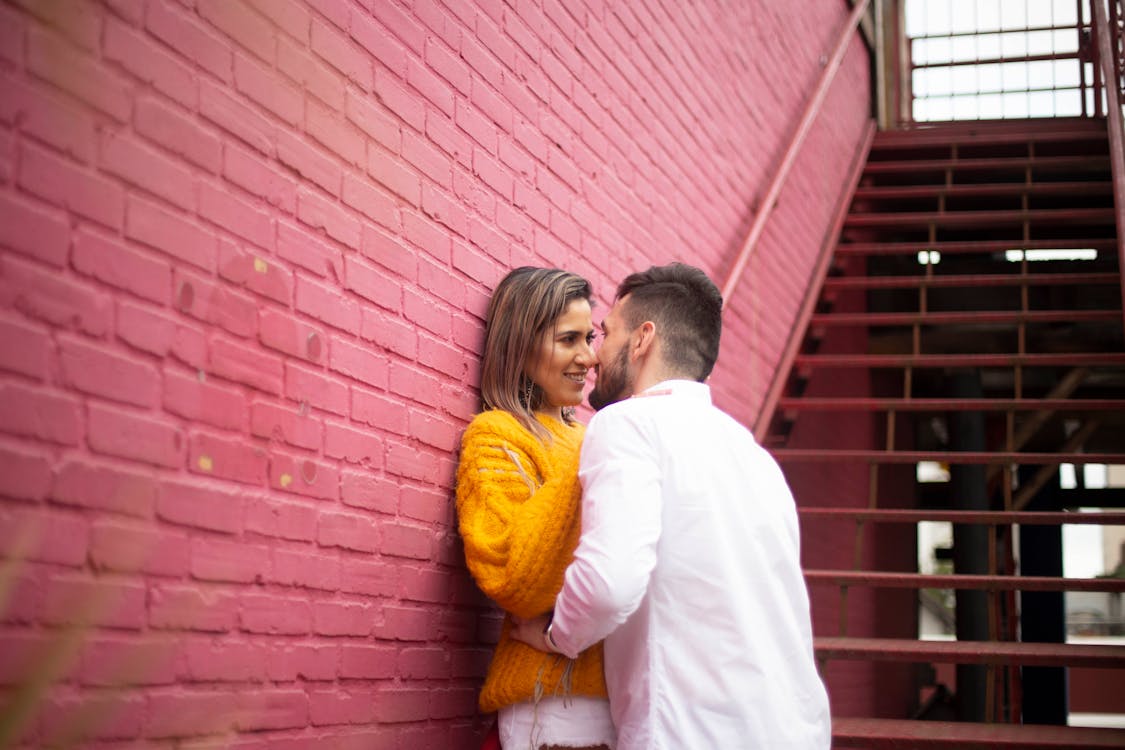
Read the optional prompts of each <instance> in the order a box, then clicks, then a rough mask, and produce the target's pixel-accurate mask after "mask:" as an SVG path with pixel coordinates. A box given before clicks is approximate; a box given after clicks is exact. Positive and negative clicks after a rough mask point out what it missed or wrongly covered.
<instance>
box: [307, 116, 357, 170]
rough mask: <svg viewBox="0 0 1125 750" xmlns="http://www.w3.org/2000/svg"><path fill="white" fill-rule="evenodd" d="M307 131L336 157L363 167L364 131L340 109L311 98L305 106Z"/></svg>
mask: <svg viewBox="0 0 1125 750" xmlns="http://www.w3.org/2000/svg"><path fill="white" fill-rule="evenodd" d="M305 132H306V133H308V134H309V135H310V136H312V137H313V139H314V140H316V141H317V142H318V143H320V145H322V146H324V147H325V148H326V149H328V150H329V151H331V152H332V153H333V154H334V155H335V156H336V157H338V158H340V159H343V160H344V161H345V162H347V163H348V164H352V165H354V166H356V167H359V168H360V169H362V168H363V165H364V162H365V160H366V154H367V143H366V141H365V140H364V137H363V133H362V132H361V131H360V130H359V129H358V128H356V127H355V126H354V125H352V124H351V123H349V122H348V121H347V119H345V117H344V115H343V114H342V113H341V112H340V111H339V110H332V109H330V108H328V107H325V106H323V105H321V104H319V103H318V102H316V101H313V100H311V99H310V100H309V101H308V103H307V105H306V107H305Z"/></svg>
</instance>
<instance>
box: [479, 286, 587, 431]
mask: <svg viewBox="0 0 1125 750" xmlns="http://www.w3.org/2000/svg"><path fill="white" fill-rule="evenodd" d="M592 298H593V289H592V288H591V287H590V282H588V281H586V279H584V278H582V277H581V276H579V275H577V274H574V273H570V272H569V271H563V270H560V269H558V268H535V267H532V266H523V267H521V268H517V269H515V270H514V271H512V272H510V273H509V274H508V275H507V276H505V277H504V278H503V279H502V280H501V281H500V283H499V284H498V285H497V286H496V290H495V291H494V292H493V293H492V299H491V300H490V301H489V303H488V317H487V318H486V320H485V331H484V356H483V357H482V358H481V378H480V396H481V407H482V409H503V410H504V411H506V412H509V413H510V414H512V415H513V416H514V417H515V418H516V419H518V420H519V422H520V424H522V425H523V426H524V427H526V428H527V429H528V430H530V431H531V432H532V434H534V435H537V436H538V437H539V438H540V439H542V440H547V439H548V438H549V433H548V432H547V430H546V429H544V428H543V426H542V425H541V424H539V422H538V420H536V419H535V409H536V408H537V407H538V406H540V404H541V403H542V399H543V392H542V390H541V389H540V388H539V386H537V385H535V384H534V383H533V382H532V381H531V378H529V377H528V376H527V373H526V372H525V370H526V367H527V364H528V361H529V360H530V359H531V357H532V356H533V355H536V354H537V348H538V346H539V343H540V341H541V340H542V338H543V336H544V335H545V334H547V333H548V332H552V331H553V330H554V326H555V322H556V321H557V320H558V319H559V317H560V316H561V315H562V314H563V313H564V312H565V311H566V308H567V306H568V305H569V304H570V303H571V302H573V301H574V300H576V299H584V300H586V301H588V302H590V303H591V304H593V299H592ZM563 418H564V419H566V420H567V421H568V422H571V421H573V410H564V411H563Z"/></svg>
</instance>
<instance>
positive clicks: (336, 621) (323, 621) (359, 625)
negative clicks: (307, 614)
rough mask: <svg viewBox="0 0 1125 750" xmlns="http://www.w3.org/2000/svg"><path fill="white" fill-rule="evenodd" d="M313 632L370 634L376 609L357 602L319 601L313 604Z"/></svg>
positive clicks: (332, 634)
mask: <svg viewBox="0 0 1125 750" xmlns="http://www.w3.org/2000/svg"><path fill="white" fill-rule="evenodd" d="M312 614H313V633H314V634H316V635H321V636H329V637H333V636H342V635H350V636H363V637H367V636H369V635H371V628H372V623H373V622H374V620H375V616H376V615H377V614H378V609H377V608H376V607H372V606H371V605H370V604H361V603H359V602H329V601H320V602H315V603H314V604H313V613H312Z"/></svg>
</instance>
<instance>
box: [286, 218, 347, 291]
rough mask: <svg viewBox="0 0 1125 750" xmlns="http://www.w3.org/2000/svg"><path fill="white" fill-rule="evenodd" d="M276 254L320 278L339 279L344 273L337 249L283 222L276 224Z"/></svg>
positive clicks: (301, 228)
mask: <svg viewBox="0 0 1125 750" xmlns="http://www.w3.org/2000/svg"><path fill="white" fill-rule="evenodd" d="M277 254H278V256H279V257H281V258H282V259H284V260H286V261H288V262H290V263H292V264H293V265H296V266H300V267H301V268H304V269H305V270H308V271H311V272H313V273H315V274H316V275H317V276H320V277H322V278H323V277H331V278H334V279H335V278H340V277H342V276H343V273H344V260H343V253H341V252H340V250H339V249H338V248H336V247H332V246H331V245H330V244H329V243H327V242H324V241H323V240H322V239H321V238H320V237H317V236H315V235H313V234H312V233H311V232H309V231H308V230H306V229H305V228H303V227H300V226H297V225H295V224H290V223H288V222H286V221H284V220H279V221H278V222H277Z"/></svg>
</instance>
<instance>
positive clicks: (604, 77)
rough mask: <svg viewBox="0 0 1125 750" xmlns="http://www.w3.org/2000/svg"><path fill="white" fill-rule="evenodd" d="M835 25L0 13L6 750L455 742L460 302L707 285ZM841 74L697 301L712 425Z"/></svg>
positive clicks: (460, 701) (724, 19)
mask: <svg viewBox="0 0 1125 750" xmlns="http://www.w3.org/2000/svg"><path fill="white" fill-rule="evenodd" d="M847 12H848V5H847V3H846V2H843V0H817V2H813V3H801V4H800V8H799V10H798V9H797V5H794V4H793V3H791V2H789V0H759V1H757V2H736V3H724V2H719V1H718V0H707V1H704V2H694V3H684V4H681V3H668V2H661V0H637V1H636V2H630V3H620V2H619V3H605V2H601V1H600V0H587V1H586V2H562V1H561V0H527V1H526V2H525V1H523V0H511V1H510V2H501V0H476V1H475V2H460V1H457V2H450V1H448V0H413V1H412V2H406V1H405V0H402V1H401V2H400V1H399V0H366V1H365V2H359V1H358V0H306V1H304V2H301V1H300V0H102V1H101V2H95V0H59V1H58V2H47V1H45V0H4V1H3V2H0V343H2V346H0V468H2V469H3V470H2V471H0V556H2V562H3V564H4V568H3V570H2V575H3V578H2V581H3V583H4V586H3V587H0V590H3V591H5V592H10V593H9V594H8V596H7V597H6V599H4V601H3V602H2V605H0V645H2V648H0V690H2V691H5V692H6V693H7V694H9V695H11V694H12V691H13V690H14V689H15V688H16V687H17V686H19V685H21V684H24V685H25V684H26V683H27V680H28V679H29V677H30V676H39V677H44V678H48V677H49V678H53V679H54V680H55V684H54V686H53V687H51V688H50V689H47V690H45V691H43V693H42V694H41V695H40V696H39V697H38V700H36V701H34V702H33V709H32V710H31V711H30V712H28V713H27V715H26V719H27V721H26V724H25V726H24V730H23V732H24V734H23V736H24V738H25V743H26V746H39V745H41V744H44V743H46V742H48V741H53V740H55V739H58V738H60V737H62V736H63V735H65V734H66V733H67V732H73V733H75V735H76V736H80V737H84V738H93V739H89V741H87V742H85V743H84V744H86V745H88V746H90V747H105V748H109V747H124V746H128V747H144V748H168V749H169V750H170V749H171V748H185V749H190V750H212V749H215V750H217V749H218V748H227V747H233V748H239V749H241V750H250V749H251V748H255V749H256V748H265V747H270V748H302V750H304V749H306V748H314V749H315V748H333V749H334V750H335V749H338V748H345V749H346V748H352V747H355V748H360V747H362V748H368V749H370V748H399V749H402V748H410V749H411V750H417V749H420V748H443V749H444V748H468V747H473V745H474V743H475V742H476V741H477V737H478V735H479V733H480V731H481V728H482V726H483V722H482V720H481V719H480V717H478V716H477V715H476V709H475V702H476V689H477V687H478V685H479V682H480V679H481V676H482V674H483V671H484V668H485V666H486V664H487V658H488V650H489V642H490V639H491V638H492V637H494V634H495V631H496V626H497V620H496V616H495V613H494V611H493V610H492V609H491V608H490V607H489V606H488V604H487V602H485V601H484V600H483V599H482V597H481V596H480V595H479V594H478V593H477V592H476V590H475V587H474V586H473V584H472V582H471V580H470V579H469V578H468V576H467V575H466V573H465V571H464V568H463V565H462V560H461V551H460V548H459V546H458V541H457V537H456V533H455V529H454V518H453V514H452V511H451V506H450V493H451V489H452V477H453V469H454V449H455V446H456V444H457V439H458V435H459V431H460V430H461V428H462V426H463V425H464V423H465V421H466V420H467V419H468V418H469V417H470V416H471V415H472V413H473V410H474V408H475V399H476V397H475V393H474V391H473V386H474V384H475V382H476V377H477V376H476V362H477V355H478V353H479V345H480V333H481V314H482V311H483V309H484V306H485V304H486V300H487V296H488V290H489V289H490V288H491V287H492V285H493V284H494V283H495V282H496V280H497V279H499V278H500V276H501V275H503V273H505V272H506V271H507V270H508V269H509V268H511V267H514V266H516V265H521V264H527V263H532V264H553V265H560V266H564V267H567V268H571V269H573V270H576V271H579V272H581V273H584V274H586V275H588V276H589V277H590V278H591V279H592V280H593V281H594V282H595V284H596V286H597V289H598V292H599V297H600V299H601V301H602V306H601V309H603V310H604V309H605V303H606V302H608V297H609V295H611V293H612V290H613V286H614V284H615V282H616V281H617V280H618V279H619V278H620V277H621V276H622V275H623V274H624V273H626V272H628V271H631V270H635V269H639V268H643V267H645V266H647V265H649V264H652V263H664V262H667V261H670V260H673V259H682V260H686V261H689V262H692V263H695V264H697V265H699V266H701V267H703V268H704V269H706V270H708V271H709V272H711V273H712V274H713V276H714V277H715V278H716V280H717V281H718V282H719V283H721V282H722V281H723V279H724V278H725V275H726V270H727V268H729V266H730V265H731V264H732V263H733V260H734V257H735V254H736V253H737V250H738V247H739V245H740V243H741V240H742V237H743V236H744V235H745V233H746V230H747V228H748V227H749V224H750V221H751V219H752V217H753V212H754V211H755V210H757V201H758V200H760V196H761V194H762V193H763V192H764V190H765V181H766V179H767V177H768V175H769V174H770V172H771V171H772V168H773V166H774V165H775V164H776V162H777V160H778V159H779V158H780V155H781V152H782V150H783V149H784V146H785V143H786V140H787V137H788V135H789V134H790V132H791V131H792V129H793V127H794V125H795V123H796V121H797V119H798V117H799V115H800V108H801V106H802V104H803V102H804V100H805V98H806V97H807V96H808V95H809V93H810V92H811V90H812V87H813V84H814V82H815V80H816V76H817V74H818V72H819V62H818V60H819V58H820V57H821V56H822V55H825V54H827V53H828V52H829V45H830V44H831V42H832V40H833V39H834V36H835V33H836V29H837V28H838V27H839V25H840V24H841V23H842V22H843V20H844V18H845V17H846V15H847ZM867 75H868V63H867V51H866V49H865V48H864V46H863V44H862V42H860V41H858V39H857V41H855V42H854V43H853V45H852V47H851V49H850V51H849V54H848V56H847V58H846V60H845V63H844V67H843V69H842V71H841V74H840V77H839V78H838V80H837V83H836V85H835V86H834V89H833V93H832V94H831V95H830V97H829V99H828V103H827V105H826V110H825V113H824V114H823V116H822V117H821V119H820V120H819V122H818V124H817V126H816V127H815V128H814V129H813V131H812V134H811V136H810V139H809V142H808V144H807V146H806V149H805V151H804V152H803V153H802V156H801V158H800V160H799V161H798V164H797V166H796V169H795V171H794V174H793V177H792V180H791V184H790V187H788V188H787V189H786V191H785V192H784V193H783V195H782V200H781V202H780V205H779V207H778V212H777V215H776V217H775V218H774V219H773V221H772V223H771V225H770V228H769V229H768V230H767V232H766V235H765V238H764V240H763V243H762V247H761V250H760V252H759V254H758V255H757V256H756V257H755V259H754V260H753V261H752V263H751V264H750V267H749V269H748V274H747V276H746V277H745V279H744V281H743V283H742V285H741V286H740V288H739V290H738V291H737V292H736V294H735V296H734V298H733V299H732V300H731V301H730V312H729V318H728V323H727V336H726V341H725V344H724V351H723V358H722V359H721V360H720V365H719V369H718V371H717V372H716V374H715V378H714V383H715V386H716V393H717V397H718V399H719V401H720V403H721V404H722V405H723V406H725V407H726V408H728V409H729V410H731V411H732V412H734V413H735V414H736V415H738V416H740V417H742V418H745V419H747V420H749V419H750V418H751V417H752V416H753V415H754V413H755V412H756V410H757V404H758V402H759V401H760V399H761V395H762V393H763V391H764V390H765V388H766V387H767V385H768V380H769V376H770V374H771V373H772V370H773V368H774V365H775V363H776V360H777V356H778V352H779V351H780V349H781V347H782V345H783V344H784V340H785V337H786V336H787V335H788V332H789V326H790V325H791V322H792V317H793V311H794V310H795V309H796V306H797V304H798V303H799V300H800V298H801V295H802V294H803V292H804V288H805V286H806V280H807V277H808V273H809V268H810V267H811V263H812V257H813V254H814V253H815V252H816V250H817V249H818V247H819V245H820V242H821V240H822V238H823V233H824V231H825V228H826V226H827V224H828V219H829V217H830V214H831V211H832V208H833V206H834V205H835V202H836V200H837V198H838V191H839V188H840V185H841V183H842V181H843V179H844V173H845V170H846V167H847V164H848V162H849V161H850V159H851V157H852V154H853V153H854V150H855V148H856V144H857V140H858V138H859V135H860V131H861V128H862V126H863V122H864V120H865V118H866V117H867V112H868V110H869V101H870V91H869V84H868V81H867ZM9 580H10V581H11V584H10V586H9V585H8V583H7V582H8V581H9ZM95 740H96V742H95Z"/></svg>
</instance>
